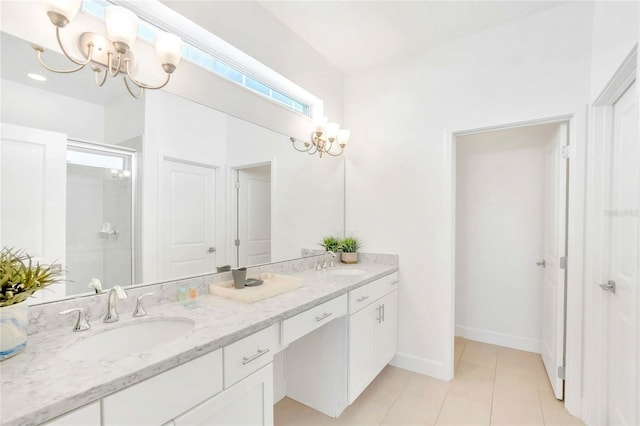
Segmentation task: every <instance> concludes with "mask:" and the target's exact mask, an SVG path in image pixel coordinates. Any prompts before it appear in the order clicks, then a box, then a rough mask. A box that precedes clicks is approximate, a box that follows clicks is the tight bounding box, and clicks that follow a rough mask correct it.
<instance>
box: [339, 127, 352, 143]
mask: <svg viewBox="0 0 640 426" xmlns="http://www.w3.org/2000/svg"><path fill="white" fill-rule="evenodd" d="M349 136H351V132H350V131H349V130H347V129H340V131H338V143H339V144H340V145H346V144H347V143H348V142H349Z"/></svg>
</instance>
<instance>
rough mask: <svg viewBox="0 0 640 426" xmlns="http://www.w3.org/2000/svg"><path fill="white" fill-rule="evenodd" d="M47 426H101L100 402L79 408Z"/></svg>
mask: <svg viewBox="0 0 640 426" xmlns="http://www.w3.org/2000/svg"><path fill="white" fill-rule="evenodd" d="M45 425H46V426H100V402H99V401H96V402H94V403H92V404H89V405H86V406H84V407H82V408H78V409H77V410H74V411H72V412H70V413H67V414H65V415H63V416H60V417H58V418H56V419H53V420H51V421H50V422H48V423H45Z"/></svg>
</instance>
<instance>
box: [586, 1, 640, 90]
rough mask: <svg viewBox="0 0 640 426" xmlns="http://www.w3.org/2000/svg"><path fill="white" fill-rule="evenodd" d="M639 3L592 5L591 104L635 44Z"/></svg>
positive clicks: (610, 2) (614, 2) (617, 2)
mask: <svg viewBox="0 0 640 426" xmlns="http://www.w3.org/2000/svg"><path fill="white" fill-rule="evenodd" d="M639 19H640V3H639V2H637V1H625V2H621V1H607V2H595V4H594V14H593V46H592V51H591V54H592V57H591V101H594V100H595V99H596V98H597V97H598V95H599V94H600V92H602V89H604V87H605V85H606V84H607V83H608V82H609V79H610V78H611V77H612V76H613V73H615V72H616V70H617V69H618V67H619V66H620V64H622V61H623V60H624V59H625V58H626V56H627V55H628V54H629V52H631V49H632V48H633V46H634V45H635V44H636V43H638V31H640V29H639V27H640V25H639Z"/></svg>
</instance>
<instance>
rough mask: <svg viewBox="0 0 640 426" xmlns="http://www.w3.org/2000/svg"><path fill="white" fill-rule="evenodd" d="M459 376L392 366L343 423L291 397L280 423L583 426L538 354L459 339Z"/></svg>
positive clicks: (279, 413) (282, 406)
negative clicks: (556, 394)
mask: <svg viewBox="0 0 640 426" xmlns="http://www.w3.org/2000/svg"><path fill="white" fill-rule="evenodd" d="M455 363H456V370H455V379H454V380H452V381H451V382H444V381H441V380H437V379H433V378H430V377H427V376H423V375H420V374H416V373H412V372H410V371H407V370H403V369H400V368H396V367H391V366H387V367H386V368H385V369H384V370H383V371H382V372H381V373H380V375H379V376H378V377H377V378H376V379H375V380H374V381H373V382H372V383H371V384H370V385H369V387H368V388H367V389H365V391H364V392H363V393H362V395H360V397H359V398H358V399H357V400H356V402H355V403H354V404H353V405H351V406H350V407H348V408H347V409H346V410H345V411H344V412H343V413H342V415H341V416H340V417H339V418H338V419H332V418H330V417H327V416H325V415H324V414H321V413H319V412H317V411H315V410H312V409H311V408H309V407H306V406H305V405H302V404H300V403H298V402H296V401H293V400H291V399H289V398H285V399H283V400H282V401H280V402H278V403H277V404H276V405H275V408H274V416H275V426H325V425H326V426H330V425H353V426H373V425H393V426H414V425H415V426H417V425H489V424H491V425H581V424H582V422H581V421H580V420H579V419H577V418H575V417H572V416H571V415H569V413H567V411H566V410H565V408H564V405H563V403H562V402H560V401H557V400H556V399H555V398H554V396H553V393H552V391H551V386H550V385H549V380H548V379H547V375H546V372H545V370H544V366H543V365H542V359H541V358H540V355H538V354H534V353H530V352H523V351H518V350H515V349H509V348H503V347H500V346H494V345H488V344H485V343H479V342H474V341H471V340H466V339H462V338H456V347H455Z"/></svg>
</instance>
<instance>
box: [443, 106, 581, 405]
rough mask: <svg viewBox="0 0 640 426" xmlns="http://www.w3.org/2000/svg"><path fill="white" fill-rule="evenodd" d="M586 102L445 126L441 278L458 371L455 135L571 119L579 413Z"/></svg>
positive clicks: (571, 372) (570, 312)
mask: <svg viewBox="0 0 640 426" xmlns="http://www.w3.org/2000/svg"><path fill="white" fill-rule="evenodd" d="M586 117H587V106H586V105H577V106H576V107H575V108H574V109H573V111H572V112H569V113H566V114H562V115H557V116H551V117H541V118H533V119H530V120H524V121H519V122H512V123H504V124H500V125H493V126H488V127H481V128H472V129H460V130H453V131H452V130H448V129H445V130H444V168H445V171H444V176H445V178H444V187H443V193H444V197H443V202H444V204H443V209H442V211H443V217H442V223H443V227H442V232H443V238H442V243H443V246H442V247H443V250H442V256H443V258H442V262H443V263H444V264H445V265H446V266H445V270H444V276H443V279H442V281H443V282H444V283H445V285H447V286H448V288H449V289H450V293H449V324H448V327H449V330H448V336H449V345H448V347H447V348H446V353H445V359H446V364H445V374H446V375H447V377H449V378H453V375H454V345H455V300H456V299H455V298H456V295H455V252H456V246H455V241H456V235H455V220H456V217H455V213H456V138H457V137H459V136H464V135H469V134H474V133H483V132H490V131H495V130H504V129H510V128H516V127H526V126H532V125H536V124H551V123H559V122H567V123H568V125H569V156H570V159H571V166H570V167H569V177H568V188H569V194H568V202H569V209H568V214H567V217H568V221H569V223H568V228H567V230H568V238H567V253H568V259H569V269H568V271H569V272H568V274H567V282H566V286H567V298H566V336H565V339H566V366H567V367H566V372H565V395H564V396H565V399H564V404H565V407H566V408H567V410H568V411H569V413H571V414H572V415H574V416H580V412H581V405H582V356H583V348H582V331H583V328H582V318H583V317H582V314H583V311H582V309H583V303H582V301H583V289H582V282H583V269H584V267H583V264H584V252H583V247H584V241H583V240H584V224H585V217H584V216H585V215H584V207H585V165H586V142H585V141H586V130H587V123H586Z"/></svg>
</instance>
